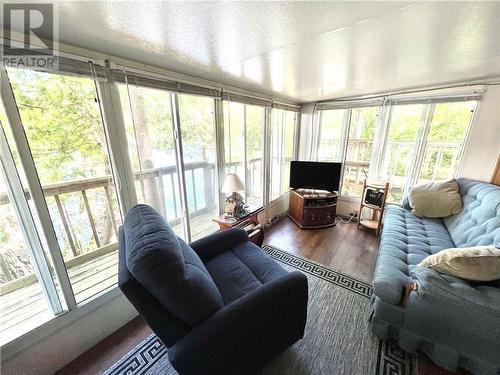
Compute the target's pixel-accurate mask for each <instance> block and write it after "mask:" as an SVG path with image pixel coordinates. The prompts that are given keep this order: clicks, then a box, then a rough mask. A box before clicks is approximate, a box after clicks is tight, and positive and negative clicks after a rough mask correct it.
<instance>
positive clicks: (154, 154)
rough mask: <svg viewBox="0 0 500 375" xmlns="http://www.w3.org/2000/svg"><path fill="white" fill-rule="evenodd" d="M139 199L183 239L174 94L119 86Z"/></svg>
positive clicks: (144, 88) (133, 86)
mask: <svg viewBox="0 0 500 375" xmlns="http://www.w3.org/2000/svg"><path fill="white" fill-rule="evenodd" d="M119 91H120V98H121V101H122V109H123V115H124V120H125V127H126V131H127V140H128V146H129V154H130V159H131V162H132V169H133V171H134V179H135V186H136V191H137V199H138V201H139V202H140V203H146V204H149V205H151V206H152V207H154V208H155V209H156V210H157V211H158V212H160V213H161V214H162V215H163V216H164V217H165V218H166V219H167V220H168V222H169V223H170V225H172V228H173V229H174V231H175V232H176V233H177V235H178V236H179V237H181V238H184V239H185V233H184V228H183V223H182V206H181V193H180V189H179V176H178V171H177V162H176V151H175V140H174V130H173V122H172V107H171V95H172V94H171V93H169V92H167V91H163V90H157V89H151V88H146V87H138V86H135V85H128V87H127V85H121V84H120V85H119Z"/></svg>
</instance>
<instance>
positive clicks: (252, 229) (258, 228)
mask: <svg viewBox="0 0 500 375" xmlns="http://www.w3.org/2000/svg"><path fill="white" fill-rule="evenodd" d="M262 211H264V207H262V206H259V207H252V208H249V209H248V210H247V213H246V214H245V215H243V216H240V217H239V218H234V217H232V216H231V217H228V216H227V215H225V214H223V215H220V216H218V217H217V218H215V219H213V220H214V221H215V222H216V223H217V224H219V228H220V230H226V229H231V228H243V229H245V230H246V232H247V233H248V237H249V238H250V241H252V242H253V243H254V244H256V245H257V246H262V243H263V242H264V228H263V227H262V225H261V224H260V223H259V220H258V218H257V215H258V214H259V213H260V212H262Z"/></svg>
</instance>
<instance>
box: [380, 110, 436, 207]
mask: <svg viewBox="0 0 500 375" xmlns="http://www.w3.org/2000/svg"><path fill="white" fill-rule="evenodd" d="M426 111H427V106H425V105H423V104H412V105H398V106H395V107H393V109H392V113H391V116H390V123H389V130H388V136H387V143H386V148H385V153H384V158H383V164H382V172H381V175H382V177H383V178H384V179H387V180H388V181H389V184H390V187H389V195H388V197H387V200H388V201H389V202H400V201H401V200H402V198H403V193H404V192H405V188H406V187H407V186H406V184H407V183H408V181H409V173H410V172H411V168H412V167H413V165H414V162H415V161H414V159H413V156H414V149H415V145H416V141H417V136H418V134H419V129H420V127H421V126H422V124H423V123H424V122H425V116H426Z"/></svg>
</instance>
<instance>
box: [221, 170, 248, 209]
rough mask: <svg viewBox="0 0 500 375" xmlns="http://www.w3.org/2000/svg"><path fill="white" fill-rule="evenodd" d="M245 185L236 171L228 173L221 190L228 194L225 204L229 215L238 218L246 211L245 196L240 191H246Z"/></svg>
mask: <svg viewBox="0 0 500 375" xmlns="http://www.w3.org/2000/svg"><path fill="white" fill-rule="evenodd" d="M244 190H245V185H243V182H241V180H240V178H239V177H238V175H237V174H235V173H228V174H227V175H226V179H225V180H224V184H223V185H222V189H221V191H222V192H223V193H225V194H226V195H228V197H227V198H226V203H225V206H224V211H225V212H226V214H227V215H230V216H232V217H235V218H238V217H240V216H242V215H244V214H245V213H246V210H245V202H244V201H243V197H242V196H241V195H240V194H239V193H238V192H239V191H244Z"/></svg>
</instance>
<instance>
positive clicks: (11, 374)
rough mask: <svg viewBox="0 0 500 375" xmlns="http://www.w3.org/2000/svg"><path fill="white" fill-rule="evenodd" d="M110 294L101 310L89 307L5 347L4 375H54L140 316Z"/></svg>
mask: <svg viewBox="0 0 500 375" xmlns="http://www.w3.org/2000/svg"><path fill="white" fill-rule="evenodd" d="M109 294H111V295H112V296H111V297H110V296H109V295H108V296H103V297H104V300H105V301H103V303H100V304H99V305H98V306H93V304H90V303H89V304H88V305H86V306H83V307H81V308H80V309H78V310H74V311H72V312H70V313H67V314H65V315H63V316H61V317H58V318H56V319H54V320H52V321H50V322H49V323H47V324H46V325H44V326H42V327H40V328H38V329H36V330H35V331H33V332H30V334H29V335H26V336H25V337H21V338H20V339H18V340H15V342H13V343H10V345H9V347H3V348H2V362H1V367H0V372H1V374H2V375H19V374H22V375H35V374H52V373H54V372H55V371H57V370H59V369H60V368H62V367H64V366H65V365H66V364H67V363H69V362H71V361H72V360H74V359H75V358H77V357H78V356H80V355H81V354H82V353H84V352H85V351H87V350H88V349H90V348H91V347H92V346H94V345H95V344H97V343H98V342H99V341H101V340H102V339H104V338H105V337H107V336H108V335H110V334H111V333H113V332H114V331H116V330H117V329H118V328H120V327H121V326H123V325H124V324H125V323H127V322H128V321H130V320H131V319H133V318H134V317H135V316H137V312H136V310H135V309H134V308H133V307H132V305H131V304H130V303H129V302H128V301H127V300H126V299H125V297H124V296H123V294H121V292H120V291H119V290H113V291H111V292H110V293H109ZM13 344H14V346H13ZM13 351H17V353H14V354H12V353H11V352H13ZM7 357H8V358H7Z"/></svg>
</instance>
